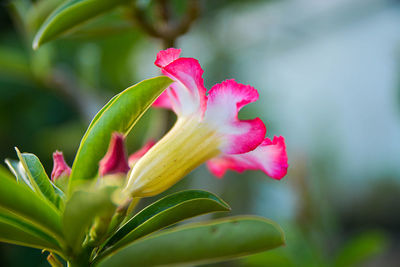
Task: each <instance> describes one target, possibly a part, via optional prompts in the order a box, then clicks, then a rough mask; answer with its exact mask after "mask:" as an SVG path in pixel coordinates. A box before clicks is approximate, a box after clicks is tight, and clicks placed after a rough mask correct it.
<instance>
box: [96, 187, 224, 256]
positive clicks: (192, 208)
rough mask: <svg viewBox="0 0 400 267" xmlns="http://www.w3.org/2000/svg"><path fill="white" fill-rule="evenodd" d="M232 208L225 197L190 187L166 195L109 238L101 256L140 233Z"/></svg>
mask: <svg viewBox="0 0 400 267" xmlns="http://www.w3.org/2000/svg"><path fill="white" fill-rule="evenodd" d="M229 210H230V207H229V206H228V204H226V203H225V202H224V201H223V200H222V199H220V198H219V197H217V196H216V195H214V194H212V193H210V192H206V191H201V190H187V191H182V192H178V193H175V194H172V195H169V196H166V197H164V198H162V199H160V200H158V201H157V202H155V203H153V204H151V205H150V206H148V207H146V208H145V209H143V210H142V211H140V212H139V213H138V214H136V215H135V216H134V217H133V218H131V219H130V220H129V221H128V222H127V223H125V224H124V225H123V226H122V227H121V228H120V229H119V230H118V231H117V232H116V233H115V234H114V235H113V236H112V237H111V238H110V239H109V240H108V241H107V243H106V244H105V246H104V247H103V250H104V252H103V254H101V255H100V257H104V256H105V255H108V254H109V253H112V252H113V251H115V250H117V249H119V248H121V247H123V246H125V245H128V244H129V243H132V242H133V241H135V240H136V239H138V238H140V237H143V236H145V235H148V234H150V233H153V232H155V231H157V230H160V229H163V228H165V227H167V226H169V225H172V224H175V223H177V222H180V221H183V220H185V219H188V218H192V217H195V216H199V215H202V214H207V213H211V212H218V211H229Z"/></svg>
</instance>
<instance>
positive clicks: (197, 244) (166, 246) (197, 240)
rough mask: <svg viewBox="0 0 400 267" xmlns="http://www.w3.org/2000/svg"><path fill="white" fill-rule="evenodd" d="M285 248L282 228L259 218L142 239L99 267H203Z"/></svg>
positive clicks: (220, 222) (213, 223) (199, 225)
mask: <svg viewBox="0 0 400 267" xmlns="http://www.w3.org/2000/svg"><path fill="white" fill-rule="evenodd" d="M283 244H284V235H283V232H282V230H281V228H280V227H279V226H278V225H277V224H276V223H274V222H272V221H270V220H267V219H264V218H259V217H250V216H244V217H236V218H225V219H222V220H216V221H211V222H206V223H193V224H188V225H185V226H180V227H176V228H174V229H171V230H166V231H163V232H161V233H159V234H154V235H150V236H149V237H147V238H144V239H140V240H138V241H136V242H134V243H132V244H131V245H129V246H127V247H125V248H123V249H121V250H120V251H118V252H117V253H115V254H111V255H110V256H108V257H107V258H105V259H104V260H102V261H101V262H100V264H99V265H98V266H107V267H114V266H115V267H117V266H158V265H172V264H174V265H178V264H199V263H206V262H215V261H222V260H227V259H231V258H235V257H242V256H246V255H249V254H253V253H258V252H261V251H266V250H269V249H273V248H276V247H279V246H282V245H283Z"/></svg>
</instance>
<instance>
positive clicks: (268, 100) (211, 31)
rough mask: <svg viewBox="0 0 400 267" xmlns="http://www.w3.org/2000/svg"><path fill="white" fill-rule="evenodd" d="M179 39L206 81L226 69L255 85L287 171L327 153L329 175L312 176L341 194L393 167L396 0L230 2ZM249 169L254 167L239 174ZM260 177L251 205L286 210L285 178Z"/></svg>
mask: <svg viewBox="0 0 400 267" xmlns="http://www.w3.org/2000/svg"><path fill="white" fill-rule="evenodd" d="M210 25H212V27H210ZM178 46H179V47H181V48H182V49H183V53H184V56H189V57H195V58H198V59H199V61H200V63H201V65H202V66H203V68H204V70H205V73H204V78H205V82H206V85H207V87H208V89H209V88H210V86H211V85H212V84H213V83H216V82H219V81H221V80H223V79H226V78H235V79H236V80H237V81H239V82H242V83H246V84H251V85H253V86H254V87H256V88H257V89H259V92H260V100H259V101H258V102H256V103H255V104H253V105H252V107H251V109H252V110H253V109H254V110H256V109H258V111H257V113H260V111H262V112H261V115H260V117H261V118H262V119H263V120H264V121H265V122H266V123H267V128H269V129H270V131H269V133H268V136H269V137H272V136H273V135H283V136H284V137H285V138H286V141H287V147H288V153H289V160H290V162H289V163H290V165H291V169H290V171H289V175H288V177H287V179H290V177H291V174H292V169H295V168H296V167H297V166H296V165H297V164H302V163H303V162H306V164H307V167H310V166H311V167H312V166H313V165H314V167H315V165H316V164H319V163H320V162H325V163H324V164H325V165H327V170H326V171H327V173H328V174H329V176H330V177H317V178H318V179H328V178H329V179H331V183H330V184H331V186H334V187H336V190H340V191H339V192H340V193H339V194H340V197H343V196H344V199H346V195H347V197H351V195H352V193H353V192H354V190H357V192H358V194H359V193H360V192H361V191H362V190H363V189H365V187H368V186H371V185H373V183H371V182H372V181H375V180H378V179H383V178H382V177H384V176H390V177H400V106H399V102H400V99H399V87H400V2H399V1H394V0H391V1H390V0H386V1H385V0H281V1H272V2H271V1H259V2H256V3H252V4H249V3H244V2H243V3H238V4H236V5H230V6H229V8H227V9H225V10H223V11H222V12H221V11H219V12H218V14H211V15H207V16H205V17H204V18H202V19H201V20H200V21H198V22H197V23H196V25H195V26H194V27H193V29H192V30H191V31H190V32H189V34H187V35H185V36H184V37H182V38H181V39H179V43H178ZM154 49H156V48H154V47H151V48H149V47H147V50H152V51H149V54H147V53H146V54H142V56H141V57H146V58H147V57H148V55H149V57H150V58H151V57H152V55H153V54H154ZM150 55H151V56H150ZM140 61H142V60H140ZM143 61H144V62H145V60H143ZM143 61H142V62H143ZM147 61H148V60H147ZM141 68H142V70H143V73H147V75H148V73H149V72H148V71H149V68H151V69H152V70H153V71H154V70H155V69H154V68H152V67H150V66H149V67H147V66H146V67H143V65H142V66H141ZM269 125H270V127H269ZM299 157H301V160H300V161H298V159H299ZM316 167H317V168H318V166H316ZM204 174H205V171H204V169H202V170H200V171H197V172H195V175H196V176H203V177H198V179H194V180H195V181H196V182H195V183H199V184H198V187H201V186H204V187H210V188H211V186H212V188H214V190H213V191H214V192H215V191H216V190H215V186H217V185H218V184H220V183H219V181H217V182H215V183H212V185H211V186H207V185H205V184H204V183H206V182H205V181H204ZM252 176H256V177H262V174H261V173H257V174H251V175H248V177H243V178H244V179H248V178H249V179H251V178H252ZM397 180H398V181H399V183H400V179H397ZM261 181H262V180H259V179H257V187H256V188H257V190H258V192H259V194H258V196H259V197H258V199H259V201H257V203H258V206H259V207H258V208H257V210H258V212H259V213H261V214H262V213H263V210H265V208H266V207H268V209H269V214H268V215H269V217H271V210H272V212H273V209H274V207H276V209H277V210H276V216H284V217H285V214H286V215H288V216H290V215H291V214H292V212H291V211H292V210H293V208H295V202H296V201H295V199H294V198H293V197H291V195H292V194H290V190H291V189H290V187H288V186H287V184H286V182H280V183H269V182H266V183H263V182H261ZM207 182H209V180H207ZM225 185H226V186H227V184H225ZM276 203H280V205H278V206H279V207H277V206H276ZM282 203H286V204H287V205H282ZM273 213H274V212H273ZM262 215H265V214H262ZM272 217H274V215H273V214H272Z"/></svg>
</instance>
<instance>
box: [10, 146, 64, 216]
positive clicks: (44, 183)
mask: <svg viewBox="0 0 400 267" xmlns="http://www.w3.org/2000/svg"><path fill="white" fill-rule="evenodd" d="M16 150H17V154H18V157H19V158H20V162H21V163H22V166H24V169H25V172H26V174H27V176H28V177H29V180H30V183H31V184H32V186H33V188H34V189H35V191H36V192H38V193H40V194H41V195H42V196H43V197H44V198H45V199H47V200H48V201H50V202H51V203H52V204H53V205H54V206H55V207H57V208H61V207H62V205H63V200H62V197H63V193H62V191H61V190H59V189H58V188H57V187H56V186H55V185H54V184H53V183H52V182H51V180H50V179H49V177H48V176H47V174H46V171H45V169H44V168H43V166H42V164H41V163H40V160H39V158H38V157H36V156H35V155H34V154H31V153H22V154H21V153H20V152H19V151H18V149H16Z"/></svg>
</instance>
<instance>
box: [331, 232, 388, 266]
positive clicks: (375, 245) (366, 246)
mask: <svg viewBox="0 0 400 267" xmlns="http://www.w3.org/2000/svg"><path fill="white" fill-rule="evenodd" d="M388 243H389V240H388V237H387V235H386V234H385V233H384V232H381V231H376V230H375V231H367V232H363V233H361V234H358V235H357V236H355V237H353V238H352V239H351V240H350V241H348V242H347V243H346V244H345V245H344V246H342V247H341V249H340V251H339V252H338V255H337V257H336V261H335V265H334V266H337V267H339V266H361V265H362V264H363V263H366V262H367V261H368V260H370V259H371V258H374V257H376V256H378V255H379V254H381V253H383V252H384V251H385V249H386V248H387V247H388Z"/></svg>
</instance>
